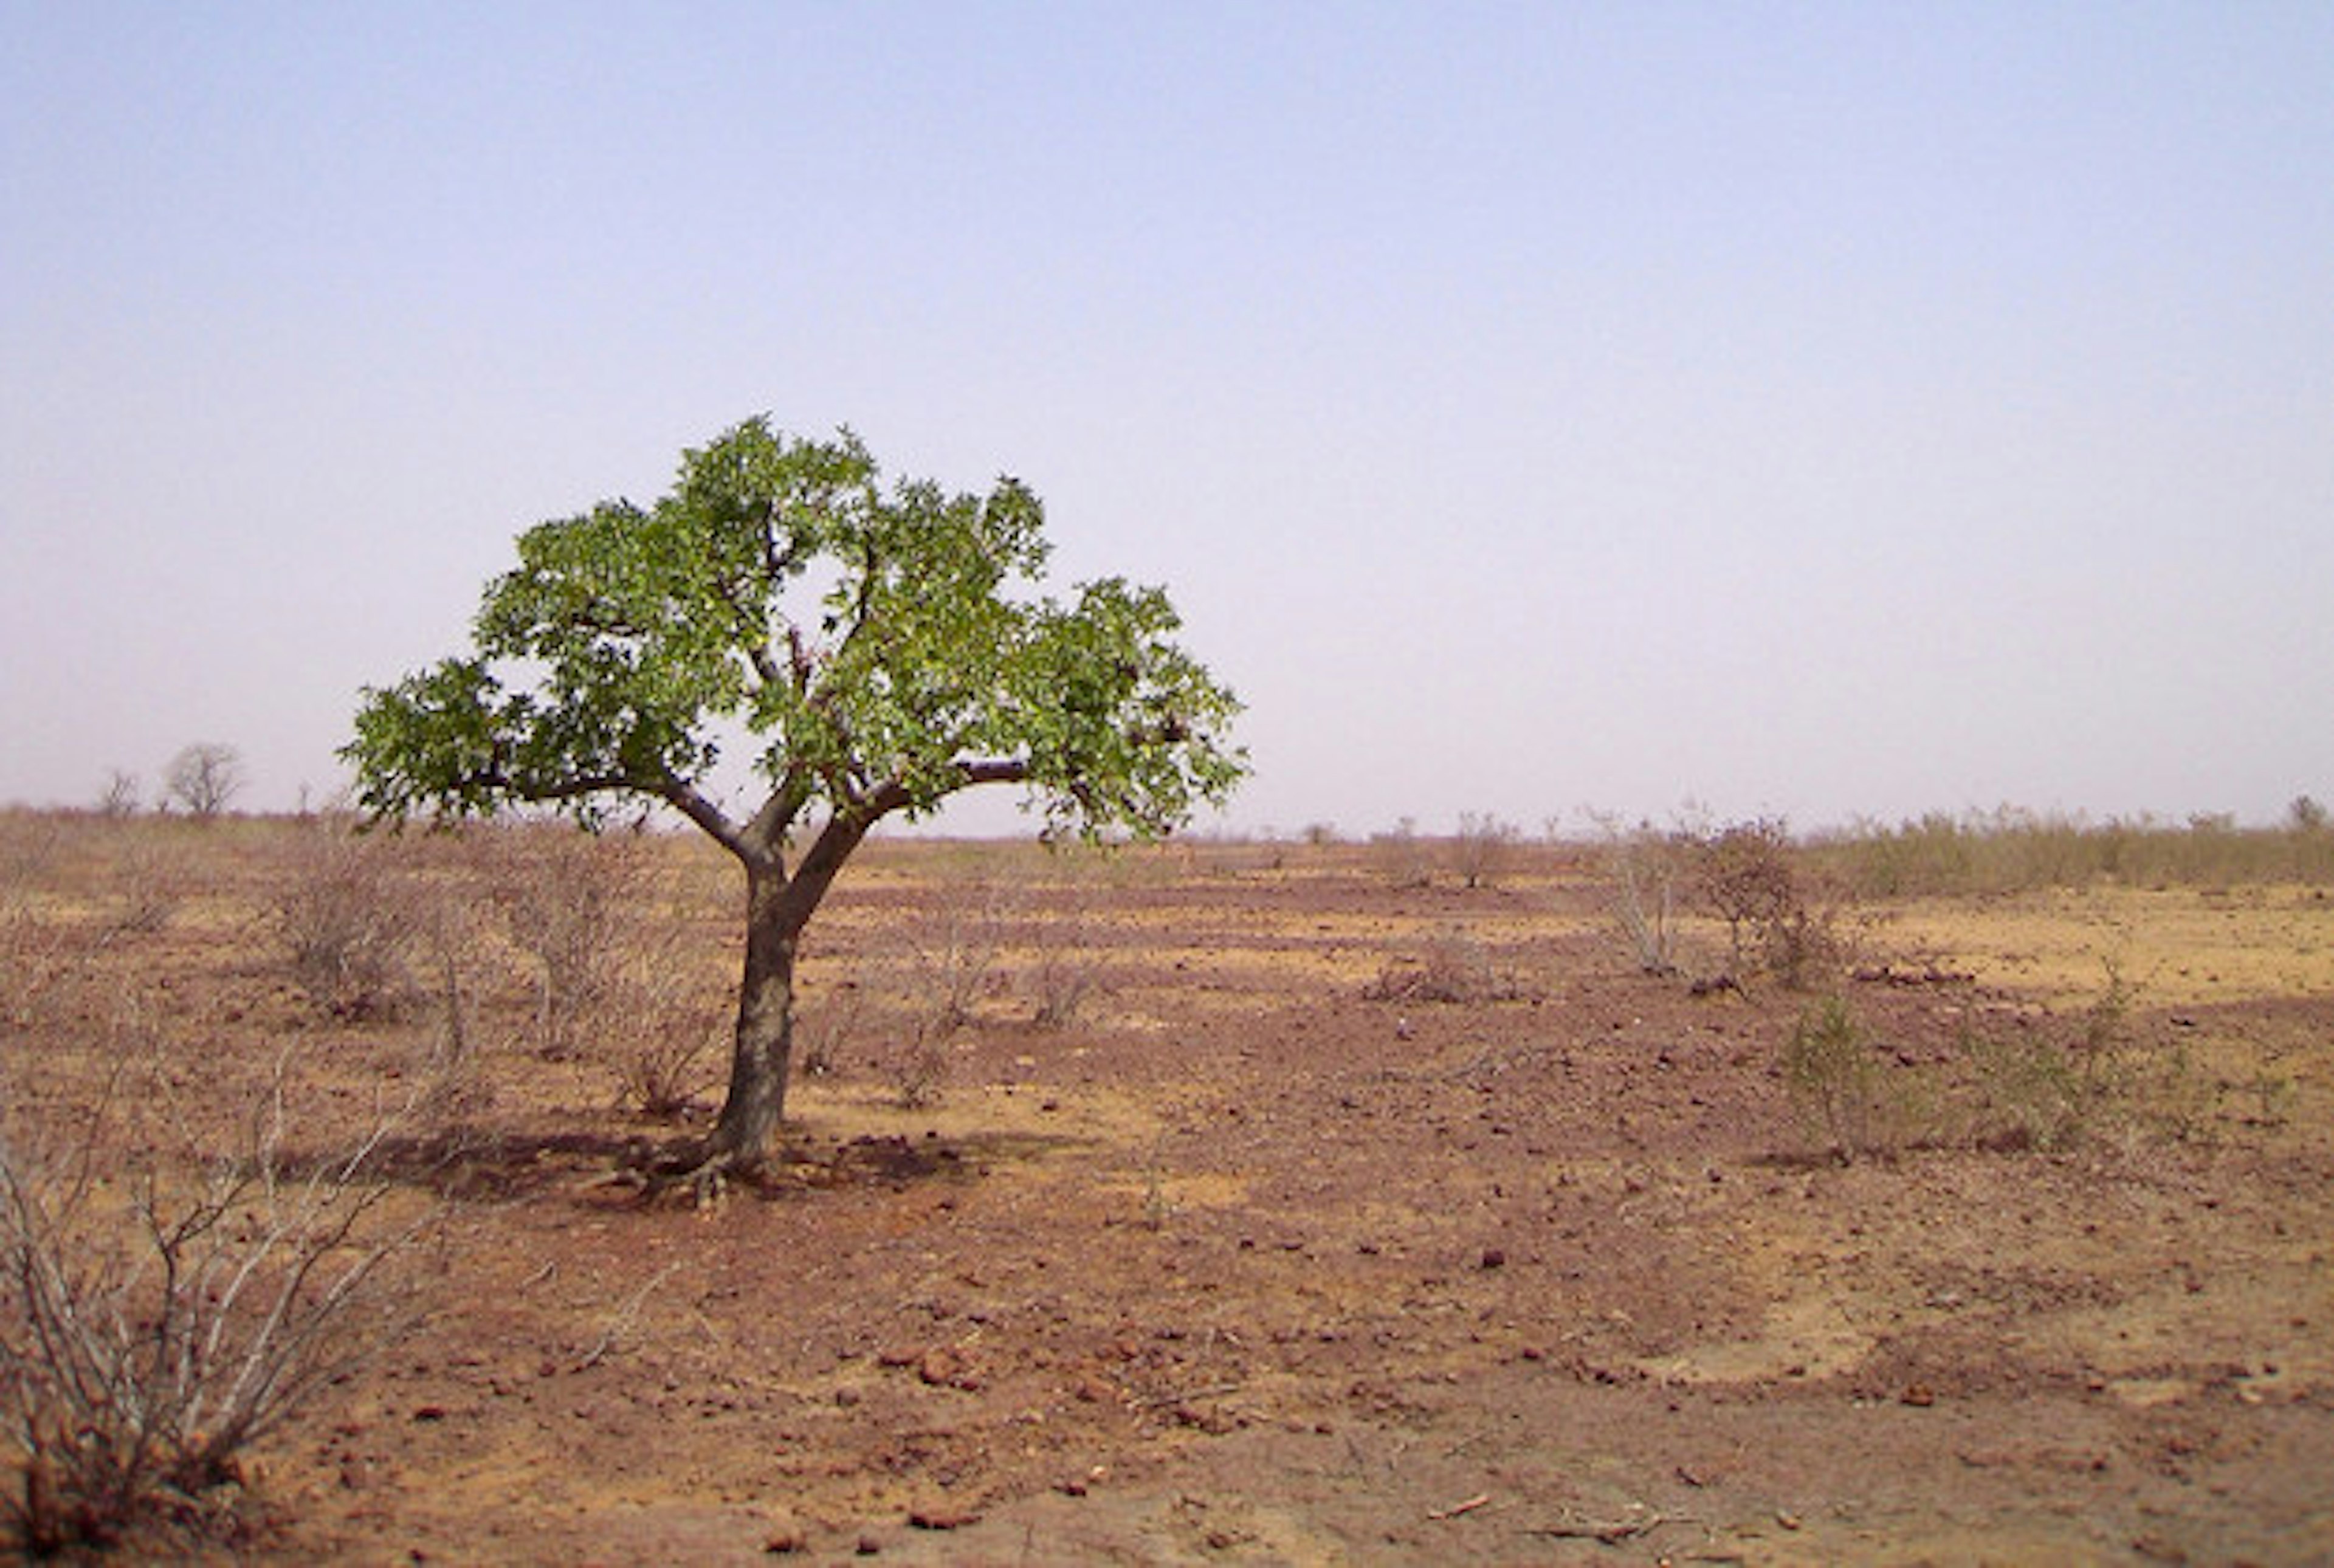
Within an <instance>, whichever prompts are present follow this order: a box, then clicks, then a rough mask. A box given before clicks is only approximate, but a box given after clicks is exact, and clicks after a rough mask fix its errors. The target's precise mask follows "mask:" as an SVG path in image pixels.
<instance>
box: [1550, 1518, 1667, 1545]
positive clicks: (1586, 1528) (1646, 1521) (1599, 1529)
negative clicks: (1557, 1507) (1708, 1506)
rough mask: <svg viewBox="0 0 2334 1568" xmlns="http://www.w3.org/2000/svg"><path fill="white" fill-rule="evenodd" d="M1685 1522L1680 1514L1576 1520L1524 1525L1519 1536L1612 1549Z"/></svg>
mask: <svg viewBox="0 0 2334 1568" xmlns="http://www.w3.org/2000/svg"><path fill="white" fill-rule="evenodd" d="M1685 1523H1688V1521H1687V1519H1686V1516H1685V1515H1683V1514H1648V1515H1645V1516H1644V1518H1642V1519H1615V1520H1609V1521H1607V1520H1599V1519H1579V1520H1569V1521H1567V1522H1566V1523H1564V1524H1561V1525H1525V1526H1524V1529H1523V1534H1527V1535H1546V1536H1549V1537H1551V1538H1552V1539H1555V1540H1558V1541H1595V1542H1597V1543H1599V1544H1603V1545H1606V1546H1613V1545H1617V1544H1620V1543H1621V1542H1623V1541H1626V1540H1628V1539H1630V1538H1631V1537H1632V1536H1636V1535H1647V1534H1652V1533H1653V1532H1654V1531H1655V1530H1658V1529H1660V1528H1661V1527H1662V1526H1663V1525H1681V1524H1685Z"/></svg>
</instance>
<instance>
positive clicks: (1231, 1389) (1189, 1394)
mask: <svg viewBox="0 0 2334 1568" xmlns="http://www.w3.org/2000/svg"><path fill="white" fill-rule="evenodd" d="M1243 1386H1244V1385H1243V1384H1242V1383H1212V1384H1210V1385H1209V1386H1208V1387H1207V1388H1204V1389H1183V1390H1178V1391H1176V1392H1174V1393H1170V1394H1153V1396H1152V1397H1151V1398H1149V1399H1147V1400H1135V1401H1134V1404H1133V1408H1134V1409H1138V1410H1156V1409H1163V1408H1164V1407H1166V1406H1168V1405H1183V1404H1189V1403H1191V1401H1192V1400H1212V1399H1218V1398H1220V1397H1221V1396H1223V1395H1225V1394H1236V1393H1238V1392H1239V1391H1240V1389H1241V1388H1242V1387H1243Z"/></svg>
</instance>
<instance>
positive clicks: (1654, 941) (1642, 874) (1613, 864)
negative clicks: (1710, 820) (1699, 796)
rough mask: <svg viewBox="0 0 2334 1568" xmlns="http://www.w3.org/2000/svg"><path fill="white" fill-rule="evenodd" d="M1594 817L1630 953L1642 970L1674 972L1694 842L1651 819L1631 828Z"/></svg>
mask: <svg viewBox="0 0 2334 1568" xmlns="http://www.w3.org/2000/svg"><path fill="white" fill-rule="evenodd" d="M1592 820H1593V821H1594V822H1596V825H1597V828H1598V831H1599V832H1601V833H1602V834H1603V837H1604V841H1605V851H1604V860H1605V866H1606V873H1607V875H1608V876H1610V878H1611V879H1612V889H1613V890H1612V910H1613V919H1614V920H1615V923H1616V924H1618V925H1619V927H1620V928H1621V934H1622V936H1623V938H1625V940H1626V942H1627V943H1628V950H1629V956H1630V957H1632V958H1634V959H1635V960H1636V965H1637V967H1638V969H1639V970H1640V971H1642V972H1643V973H1644V974H1648V975H1674V974H1676V973H1677V967H1678V965H1677V906H1678V890H1679V888H1680V886H1681V885H1682V884H1683V882H1684V881H1685V880H1686V871H1687V866H1688V861H1689V857H1690V853H1691V851H1692V849H1693V842H1692V841H1691V840H1690V839H1689V838H1688V837H1687V836H1686V835H1685V834H1683V833H1664V832H1661V831H1660V830H1658V829H1656V828H1655V827H1654V825H1653V824H1652V823H1651V822H1639V823H1638V824H1637V825H1636V826H1635V827H1634V828H1629V827H1624V826H1623V825H1622V824H1621V822H1620V820H1619V819H1618V818H1616V817H1613V816H1606V815H1596V816H1593V817H1592Z"/></svg>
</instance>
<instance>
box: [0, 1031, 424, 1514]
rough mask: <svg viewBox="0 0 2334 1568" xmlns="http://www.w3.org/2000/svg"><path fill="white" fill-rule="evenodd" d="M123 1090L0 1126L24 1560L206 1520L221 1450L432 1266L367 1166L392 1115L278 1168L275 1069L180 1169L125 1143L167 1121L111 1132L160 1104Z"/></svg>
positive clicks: (319, 1378) (308, 1390) (252, 1438)
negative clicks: (127, 1116) (227, 1147)
mask: <svg viewBox="0 0 2334 1568" xmlns="http://www.w3.org/2000/svg"><path fill="white" fill-rule="evenodd" d="M139 1087H140V1094H138V1095H135V1096H130V1095H121V1096H118V1097H117V1096H113V1095H111V1094H110V1095H109V1097H108V1101H109V1102H108V1103H107V1104H106V1105H105V1106H103V1107H101V1110H100V1111H99V1113H98V1114H96V1115H94V1116H92V1118H91V1119H90V1120H89V1121H88V1122H87V1124H86V1126H85V1128H84V1130H82V1132H80V1133H79V1134H78V1135H77V1136H75V1137H73V1138H71V1139H68V1140H65V1141H64V1142H63V1143H62V1144H56V1143H43V1141H41V1140H37V1139H32V1138H26V1137H23V1136H21V1134H22V1133H23V1131H24V1130H23V1129H22V1128H21V1127H19V1128H13V1129H9V1130H6V1131H0V1442H5V1446H6V1447H7V1448H8V1449H9V1450H11V1452H10V1454H9V1457H10V1458H11V1459H12V1460H13V1461H14V1467H16V1469H17V1470H18V1472H19V1475H20V1477H21V1485H20V1486H19V1487H18V1488H17V1489H16V1491H15V1493H14V1496H11V1497H9V1498H8V1499H7V1500H6V1502H5V1505H0V1507H5V1513H6V1515H8V1518H9V1522H10V1524H11V1525H13V1527H14V1533H15V1534H16V1535H17V1536H18V1539H19V1542H20V1544H22V1545H23V1546H24V1548H25V1549H26V1550H27V1551H29V1552H31V1553H34V1554H48V1553H53V1552H55V1551H58V1550H61V1549H63V1548H66V1547H71V1546H79V1545H96V1546H102V1545H105V1544H109V1543H111V1542H112V1541H114V1540H117V1539H119V1538H120V1537H121V1534H122V1533H123V1532H125V1531H126V1530H129V1529H130V1528H132V1527H135V1526H137V1525H140V1523H141V1522H144V1521H147V1520H150V1519H155V1518H158V1517H159V1518H165V1519H170V1518H175V1519H178V1520H180V1521H182V1522H183V1521H193V1520H199V1519H202V1518H205V1517H207V1516H208V1515H210V1513H211V1512H212V1510H213V1508H214V1507H215V1505H217V1503H218V1502H219V1501H220V1500H221V1499H222V1498H223V1497H231V1491H229V1488H230V1487H231V1486H232V1484H234V1483H236V1481H237V1480H238V1479H239V1472H238V1456H239V1455H240V1454H242V1453H243V1452H244V1451H246V1449H247V1448H249V1447H250V1446H251V1445H252V1444H253V1443H255V1442H257V1441H259V1440H260V1439H262V1438H265V1437H266V1436H267V1435H268V1434H269V1433H270V1432H272V1431H273V1430H275V1429H276V1428H278V1427H279V1426H280V1425H281V1424H282V1423H283V1422H284V1420H285V1419H286V1418H288V1417H289V1416H290V1415H291V1414H292V1413H293V1412H294V1411H295V1410H296V1409H300V1408H301V1407H302V1406H303V1405H304V1404H306V1403H307V1402H308V1401H309V1400H313V1399H314V1398H315V1397H317V1396H318V1395H319V1394H321V1393H323V1391H324V1390H327V1389H328V1388H329V1387H331V1386H332V1385H333V1384H334V1383H335V1382H337V1381H339V1380H342V1379H343V1378H345V1377H346V1376H347V1375H348V1373H349V1372H350V1371H352V1370H353V1369H354V1368H356V1367H357V1366H359V1365H360V1364H362V1362H363V1361H365V1360H367V1359H368V1358H370V1357H371V1356H372V1355H374V1354H377V1353H378V1352H381V1350H382V1349H384V1348H385V1347H387V1346H389V1345H391V1344H393V1343H395V1342H396V1341H397V1340H398V1338H399V1337H400V1335H401V1334H402V1333H403V1332H405V1331H406V1330H408V1329H410V1327H411V1326H412V1325H413V1324H414V1323H416V1322H418V1321H419V1317H420V1312H421V1310H422V1301H423V1291H424V1289H425V1282H426V1281H427V1279H428V1278H429V1277H430V1275H431V1274H432V1273H433V1272H434V1271H432V1270H429V1269H428V1268H425V1267H424V1266H422V1264H423V1259H422V1257H421V1254H422V1253H423V1251H424V1250H425V1249H424V1246H423V1243H424V1242H425V1239H426V1238H427V1237H428V1236H429V1234H430V1233H431V1231H432V1229H433V1227H434V1219H435V1214H434V1211H433V1212H432V1213H430V1214H429V1215H425V1216H424V1217H421V1218H410V1217H408V1218H400V1217H397V1216H396V1214H395V1212H394V1211H395V1208H396V1207H397V1206H396V1205H395V1204H394V1203H393V1202H392V1197H393V1193H392V1188H391V1187H390V1185H389V1184H388V1183H387V1182H386V1181H385V1180H383V1179H381V1177H380V1175H379V1174H378V1164H379V1161H378V1154H379V1150H380V1149H381V1145H382V1142H383V1140H385V1139H386V1137H387V1136H388V1135H389V1133H390V1131H391V1127H392V1125H393V1123H391V1122H390V1121H384V1122H382V1123H381V1125H380V1126H378V1127H376V1128H375V1129H374V1130H373V1131H372V1132H371V1135H370V1136H369V1137H367V1138H365V1139H364V1140H362V1141H360V1142H359V1143H358V1144H357V1145H355V1146H354V1147H353V1148H352V1149H350V1150H347V1151H345V1152H343V1153H342V1154H339V1155H336V1156H333V1157H332V1158H329V1159H320V1160H316V1161H313V1162H312V1163H311V1162H301V1161H295V1160H294V1159H291V1158H290V1157H288V1156H287V1154H286V1153H285V1144H284V1140H285V1127H286V1122H287V1115H286V1111H285V1082H284V1077H283V1074H282V1073H281V1072H279V1073H278V1075H277V1078H276V1080H275V1084H274V1087H273V1091H272V1092H271V1093H269V1094H268V1095H267V1096H266V1097H265V1100H264V1101H263V1103H262V1105H261V1106H260V1108H259V1109H258V1111H257V1112H256V1114H255V1116H254V1117H253V1119H252V1121H251V1123H250V1125H249V1127H248V1129H247V1136H246V1142H245V1147H244V1148H243V1149H242V1150H240V1151H239V1152H238V1153H237V1154H236V1156H234V1157H232V1158H224V1159H207V1160H197V1161H195V1162H194V1163H193V1165H192V1168H191V1169H187V1170H180V1169H174V1168H173V1167H172V1166H170V1165H166V1164H165V1163H164V1162H163V1160H162V1159H160V1158H159V1157H149V1156H144V1155H140V1154H138V1153H135V1152H133V1153H130V1154H129V1155H127V1156H125V1154H124V1152H123V1151H124V1150H130V1151H139V1150H152V1149H154V1148H156V1147H158V1145H160V1144H168V1143H169V1142H170V1141H171V1139H169V1138H168V1137H164V1138H160V1139H158V1138H157V1137H156V1136H155V1135H156V1133H157V1132H158V1129H156V1128H155V1127H153V1126H151V1125H146V1126H140V1127H134V1128H130V1129H126V1130H125V1131H126V1132H127V1133H128V1136H126V1137H118V1138H109V1136H108V1134H109V1131H110V1130H111V1121H112V1113H113V1112H114V1111H117V1110H120V1109H121V1107H122V1106H123V1105H124V1104H127V1105H128V1106H130V1107H133V1108H138V1110H137V1111H136V1113H137V1114H140V1115H142V1116H144V1117H146V1118H149V1119H150V1118H151V1117H152V1116H153V1115H154V1110H153V1108H154V1107H155V1106H156V1105H157V1104H163V1103H167V1092H163V1093H162V1094H161V1095H160V1096H159V1098H158V1097H157V1096H156V1095H155V1094H153V1093H149V1092H147V1091H148V1090H149V1088H150V1087H151V1086H149V1085H143V1084H141V1085H140V1086H139ZM159 1131H162V1132H169V1133H174V1132H177V1131H178V1129H177V1128H164V1129H159ZM12 1132H13V1133H16V1134H19V1136H14V1137H12V1136H10V1135H9V1134H10V1133H12ZM125 1158H128V1159H130V1160H131V1163H130V1165H129V1166H127V1167H126V1168H125V1167H124V1165H123V1164H122V1161H123V1159H125Z"/></svg>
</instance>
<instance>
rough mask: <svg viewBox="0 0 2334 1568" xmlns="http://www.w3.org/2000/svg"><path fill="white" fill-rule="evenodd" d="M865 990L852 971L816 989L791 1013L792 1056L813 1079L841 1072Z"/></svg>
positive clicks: (854, 1035)
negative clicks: (792, 1032)
mask: <svg viewBox="0 0 2334 1568" xmlns="http://www.w3.org/2000/svg"><path fill="white" fill-rule="evenodd" d="M866 1015H867V990H866V987H865V986H863V985H862V984H861V983H860V980H859V978H858V976H857V975H856V973H855V972H854V974H852V975H849V976H845V977H844V978H843V979H841V980H839V981H837V982H835V983H834V985H833V986H827V987H825V988H823V989H822V990H820V991H819V992H818V993H816V995H815V996H813V997H812V998H811V999H810V1000H808V1001H806V1002H805V1003H804V1005H802V1006H801V1007H800V1008H799V1009H797V1010H796V1014H795V1047H796V1051H795V1058H796V1061H797V1062H799V1063H801V1064H802V1071H803V1072H804V1073H805V1074H806V1075H807V1076H810V1077H813V1078H825V1077H831V1076H833V1075H834V1074H836V1073H841V1072H842V1071H843V1063H844V1053H845V1052H846V1051H848V1050H849V1048H850V1047H851V1045H852V1044H853V1043H854V1041H856V1040H857V1039H858V1038H859V1033H860V1025H861V1024H862V1023H863V1020H864V1019H865V1017H866Z"/></svg>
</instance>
